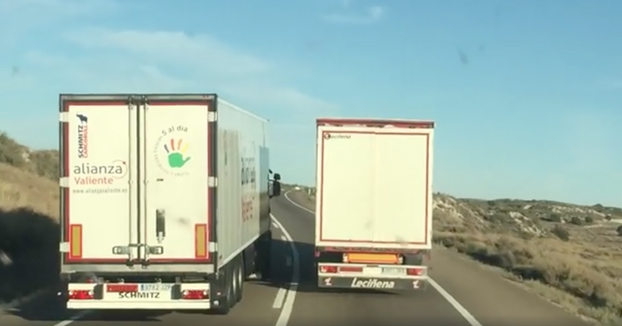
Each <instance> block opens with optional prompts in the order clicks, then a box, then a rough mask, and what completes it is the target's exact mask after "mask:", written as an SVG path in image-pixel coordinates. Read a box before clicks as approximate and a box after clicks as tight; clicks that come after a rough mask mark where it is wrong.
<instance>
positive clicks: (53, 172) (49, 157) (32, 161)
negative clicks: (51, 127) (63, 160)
mask: <svg viewBox="0 0 622 326" xmlns="http://www.w3.org/2000/svg"><path fill="white" fill-rule="evenodd" d="M0 163H5V164H8V165H11V166H13V167H16V168H19V169H20V170H22V171H26V172H31V173H33V174H36V175H39V176H42V177H46V178H48V179H56V178H58V151H57V150H32V149H30V148H28V147H26V146H24V145H21V144H19V143H18V142H17V141H15V140H14V139H13V138H11V137H9V135H7V134H6V133H5V132H0Z"/></svg>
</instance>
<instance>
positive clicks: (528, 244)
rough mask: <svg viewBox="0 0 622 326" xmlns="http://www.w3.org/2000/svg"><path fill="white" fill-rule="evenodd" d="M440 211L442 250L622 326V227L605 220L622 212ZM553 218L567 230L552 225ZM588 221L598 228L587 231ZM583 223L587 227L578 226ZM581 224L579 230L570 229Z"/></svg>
mask: <svg viewBox="0 0 622 326" xmlns="http://www.w3.org/2000/svg"><path fill="white" fill-rule="evenodd" d="M290 196H292V199H295V200H296V201H297V202H298V203H300V204H301V205H303V206H305V207H307V208H310V209H312V208H313V207H314V198H313V197H312V196H311V197H310V196H308V195H307V194H304V193H301V192H295V193H290ZM435 204H436V205H435V206H436V208H435V211H434V219H435V222H434V228H435V230H434V239H435V242H436V243H439V244H441V245H443V246H445V247H448V248H453V249H455V250H457V251H458V252H460V253H463V254H465V255H468V256H470V257H472V258H474V259H476V260H478V261H480V262H482V263H484V264H487V265H491V266H495V267H498V268H500V270H502V271H503V272H504V273H503V274H504V275H505V276H506V277H508V278H510V279H512V280H515V281H518V282H520V283H521V284H523V285H524V286H527V287H528V288H529V289H530V290H531V291H534V292H536V293H538V294H540V295H541V296H543V297H545V298H547V299H548V300H550V301H553V302H555V303H557V304H559V305H560V306H562V307H564V308H565V309H567V310H569V311H572V312H574V313H577V314H580V315H583V316H587V317H590V318H593V319H595V320H596V321H598V322H600V323H602V324H604V325H620V324H622V237H620V236H618V234H617V232H616V227H617V225H616V224H615V223H612V222H607V221H606V219H605V218H604V217H605V216H606V217H607V219H611V218H613V220H614V221H615V219H616V218H619V217H620V215H622V211H620V209H617V208H607V207H602V206H600V205H595V206H592V207H582V206H576V205H571V204H565V203H554V202H546V201H515V200H513V201H511V200H496V201H476V200H461V199H456V198H453V197H450V196H446V195H440V194H437V195H435ZM526 205H529V206H526ZM493 207H494V209H493ZM525 207H527V209H525ZM530 209H531V210H530ZM517 211H520V212H521V213H523V215H522V216H523V217H522V218H520V219H518V221H517V219H516V218H504V217H503V216H501V213H505V214H506V215H507V216H506V217H508V216H509V217H512V216H514V217H516V216H518V215H517V214H516V212H517ZM547 212H548V213H547ZM550 216H554V217H555V218H554V219H555V220H559V221H561V222H551V221H550V219H549V217H550ZM586 216H590V217H589V218H587V220H589V221H593V222H591V225H585V224H584V223H585V220H586ZM599 216H601V218H600V219H599V218H598V217H599ZM579 217H580V218H581V220H582V221H583V222H577V219H578V218H579ZM573 220H574V222H575V223H577V224H579V225H573V224H571V223H566V221H573ZM553 230H556V231H553ZM559 230H562V233H563V232H564V231H565V232H566V235H567V240H566V241H564V240H562V239H560V237H559V236H557V235H555V234H554V232H558V231H559ZM562 238H564V239H566V238H565V237H564V236H562Z"/></svg>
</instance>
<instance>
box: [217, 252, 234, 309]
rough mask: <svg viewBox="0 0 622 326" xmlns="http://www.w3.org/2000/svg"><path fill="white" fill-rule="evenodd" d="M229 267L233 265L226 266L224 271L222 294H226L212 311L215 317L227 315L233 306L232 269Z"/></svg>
mask: <svg viewBox="0 0 622 326" xmlns="http://www.w3.org/2000/svg"><path fill="white" fill-rule="evenodd" d="M231 265H234V264H233V263H230V264H229V266H227V267H226V268H225V271H224V282H225V286H224V292H225V293H226V294H225V296H223V297H222V298H221V299H220V306H219V307H217V308H214V310H213V312H214V313H215V314H216V315H227V314H229V312H230V311H231V308H233V306H235V293H234V290H233V270H234V269H233V268H231Z"/></svg>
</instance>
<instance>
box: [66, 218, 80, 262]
mask: <svg viewBox="0 0 622 326" xmlns="http://www.w3.org/2000/svg"><path fill="white" fill-rule="evenodd" d="M69 245H70V249H69V256H70V257H71V258H82V225H80V224H71V225H70V226H69Z"/></svg>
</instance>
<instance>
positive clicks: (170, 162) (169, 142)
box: [61, 95, 216, 264]
mask: <svg viewBox="0 0 622 326" xmlns="http://www.w3.org/2000/svg"><path fill="white" fill-rule="evenodd" d="M215 103H216V100H215V96H211V95H149V96H129V95H114V96H101V95H62V96H61V144H62V145H61V154H62V155H61V163H62V177H61V187H62V188H61V189H62V195H61V197H62V207H63V209H62V226H63V239H64V241H63V242H62V245H61V247H62V248H61V251H63V252H64V256H63V261H64V263H65V264H73V263H106V264H127V263H128V261H129V262H133V263H139V264H146V263H154V264H158V263H205V262H212V261H213V260H212V258H213V251H214V250H215V246H214V245H213V243H212V241H213V239H214V232H213V226H214V224H213V223H212V221H213V219H214V218H215V206H214V205H213V204H212V203H213V202H214V201H213V199H214V198H215V186H216V178H215V175H216V174H215V169H214V164H212V163H213V162H212V159H213V157H214V155H213V151H215V146H212V145H213V144H215V142H216V139H215V134H216V133H215V131H216V113H215V112H216V107H215Z"/></svg>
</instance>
